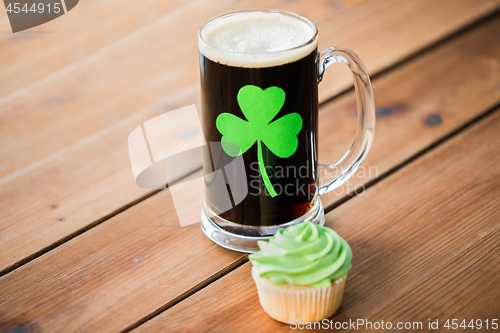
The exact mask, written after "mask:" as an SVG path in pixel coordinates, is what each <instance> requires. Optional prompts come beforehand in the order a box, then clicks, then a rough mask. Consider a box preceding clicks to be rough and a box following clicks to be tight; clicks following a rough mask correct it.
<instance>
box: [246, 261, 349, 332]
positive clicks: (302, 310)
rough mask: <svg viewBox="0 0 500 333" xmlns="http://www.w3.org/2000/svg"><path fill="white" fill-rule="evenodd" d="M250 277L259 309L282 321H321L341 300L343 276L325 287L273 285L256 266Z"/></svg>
mask: <svg viewBox="0 0 500 333" xmlns="http://www.w3.org/2000/svg"><path fill="white" fill-rule="evenodd" d="M252 277H253V279H254V281H255V284H256V285H257V291H258V294H259V301H260V304H261V305H262V308H264V311H266V313H267V314H268V315H269V316H271V318H273V319H276V320H278V321H280V322H282V323H287V324H296V323H301V322H302V323H306V322H316V321H321V320H323V319H325V318H329V317H331V316H332V315H333V314H334V313H335V312H337V310H338V309H339V307H340V304H341V303H342V296H343V294H344V284H345V279H338V280H335V281H333V282H332V284H331V285H330V287H327V288H315V287H310V286H294V285H290V284H285V285H281V286H276V285H274V284H273V283H272V282H271V280H269V279H266V278H261V277H259V276H258V274H257V270H256V269H255V267H252Z"/></svg>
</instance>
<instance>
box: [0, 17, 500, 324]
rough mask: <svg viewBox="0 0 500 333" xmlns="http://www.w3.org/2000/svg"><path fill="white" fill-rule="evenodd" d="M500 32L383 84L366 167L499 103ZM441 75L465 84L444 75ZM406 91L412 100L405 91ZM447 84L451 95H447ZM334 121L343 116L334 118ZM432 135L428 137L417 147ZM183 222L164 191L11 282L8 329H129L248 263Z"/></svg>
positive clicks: (2, 289) (339, 106) (0, 309)
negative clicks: (498, 37)
mask: <svg viewBox="0 0 500 333" xmlns="http://www.w3.org/2000/svg"><path fill="white" fill-rule="evenodd" d="M499 25H500V23H499V21H498V20H491V21H489V22H486V23H485V24H482V25H480V26H479V27H477V28H475V29H473V30H472V31H470V32H469V33H467V34H465V35H463V36H459V37H457V38H456V39H455V40H452V41H450V42H449V43H447V44H445V45H442V46H440V47H438V48H436V49H435V50H432V51H430V52H428V53H427V54H426V55H424V56H423V57H421V58H420V59H415V60H413V61H411V62H409V63H407V64H405V65H403V66H401V67H400V68H397V69H395V70H394V71H393V72H391V73H388V74H387V75H385V76H382V77H380V78H378V79H377V80H375V81H374V89H375V91H376V94H377V96H379V97H380V99H381V100H382V101H386V102H387V104H385V103H384V108H381V109H380V110H382V111H379V113H380V112H381V113H382V115H383V117H380V119H379V122H378V126H379V131H378V132H377V140H378V141H377V142H378V143H377V144H375V145H374V146H373V150H372V152H371V153H370V155H369V156H373V157H370V158H372V160H371V162H368V161H367V162H368V163H367V164H366V165H370V163H376V164H374V165H377V166H379V168H380V171H381V173H385V172H388V171H389V170H391V169H393V168H394V167H396V166H397V165H399V164H400V163H401V162H403V161H405V160H406V159H408V158H409V157H410V156H412V155H414V154H417V153H418V152H420V151H421V150H423V149H425V148H426V147H428V146H429V145H430V144H431V143H432V142H436V141H437V140H440V139H441V138H442V137H443V136H446V135H447V134H449V133H451V132H453V131H455V130H456V129H457V128H459V127H461V126H463V125H464V124H465V123H467V122H469V121H471V120H472V119H474V118H476V117H477V116H478V115H480V114H482V113H484V112H485V111H486V110H487V109H488V108H489V107H490V106H491V105H493V104H495V103H498V99H499V98H500V96H499V94H498V93H497V92H498V90H497V89H498V87H497V86H496V85H495V84H497V83H498V76H494V75H496V74H495V73H497V72H495V70H498V67H495V65H494V64H495V62H494V59H496V58H498V55H499V54H500V49H499V47H498V45H496V44H494V43H490V42H489V41H490V39H491V37H492V36H493V35H494V34H495V32H496V31H498V27H499ZM472 48H475V49H478V50H481V54H482V55H483V56H482V57H481V58H478V57H476V58H474V57H472V58H471V57H470V54H469V53H467V52H466V51H464V52H460V50H469V49H472ZM467 62H469V64H467ZM496 66H498V65H496ZM440 67H444V69H443V70H446V71H452V72H454V73H455V72H456V73H461V75H463V76H460V74H456V75H457V76H453V77H448V76H446V75H439V70H440ZM491 73H493V74H491ZM471 75H472V76H471ZM491 75H493V76H491ZM410 78H418V80H416V81H414V80H411V79H410ZM495 78H497V81H495ZM430 82H432V84H430ZM403 83H404V85H406V84H407V87H408V91H407V92H404V91H403V90H401V91H398V89H400V87H401V86H403ZM434 86H435V87H436V89H434V88H433V87H434ZM446 86H448V87H449V88H450V89H444V88H443V87H446ZM474 86H477V87H475V88H474ZM395 91H396V92H398V96H394V92H395ZM399 97H401V98H403V97H404V100H403V101H404V102H405V103H404V105H405V107H403V108H400V109H398V108H392V110H393V112H389V111H384V110H387V107H389V106H393V105H399V104H394V103H400V102H401V99H399ZM351 99H352V96H350V95H349V94H348V95H346V96H345V97H343V98H341V99H339V100H337V101H334V102H332V103H328V104H325V105H324V106H323V107H322V117H323V116H326V117H327V118H324V119H329V120H328V123H332V124H339V126H340V125H341V124H343V123H346V122H348V121H349V119H351V120H352V121H353V122H355V117H354V115H353V109H352V108H351V107H348V104H349V103H352V101H350V100H351ZM436 105H439V106H442V109H440V111H442V113H440V114H441V116H442V119H443V121H442V123H441V124H438V125H439V126H436V124H435V123H432V124H431V125H432V126H429V122H427V123H426V121H425V120H426V119H428V116H429V114H431V115H432V114H434V113H435V112H436V109H435V107H436ZM460 105H466V106H467V112H460V111H461V110H463V109H458V111H457V106H460ZM389 109H391V108H389ZM403 110H404V111H403ZM453 110H455V111H453ZM330 114H332V115H334V116H332V118H328V117H329V115H330ZM322 119H323V118H322ZM380 128H382V130H380ZM425 131H428V133H426V134H425V136H424V139H422V140H419V139H417V137H420V136H421V135H423V134H422V132H425ZM326 133H328V132H325V134H326ZM351 135H352V133H350V132H349V131H345V132H343V131H339V133H335V129H333V130H330V135H322V136H321V138H320V145H322V146H324V144H326V143H330V142H334V141H335V138H337V139H338V140H339V142H348V141H349V140H350V138H351ZM394 135H396V136H397V138H398V141H400V145H393V146H390V147H391V149H392V151H388V150H387V147H386V146H387V145H390V144H391V142H392V141H394ZM330 136H331V137H330ZM413 141H416V142H417V143H418V144H414V143H412V142H413ZM329 146H330V145H329ZM103 149H104V148H103ZM342 149H344V148H342ZM336 153H340V148H339V149H338V150H335V149H333V148H332V149H331V150H326V151H323V156H324V157H325V158H329V159H331V158H333V157H334V155H335V154H336ZM330 155H331V156H330ZM364 181H366V180H364ZM110 188H111V189H113V186H111V184H110ZM368 193H370V191H368V192H367V194H368ZM364 196H365V195H363V196H361V197H364ZM355 200H356V199H355ZM341 207H344V205H342V206H341ZM335 211H336V210H335ZM335 211H334V212H335ZM177 223H178V222H177V218H176V216H175V212H174V209H173V205H172V202H171V197H170V195H169V191H162V192H160V193H159V194H156V195H154V196H153V197H151V198H149V199H147V200H145V201H143V202H141V203H140V204H138V205H136V206H134V207H132V208H131V209H128V210H126V211H125V212H123V213H121V214H119V215H117V216H115V217H113V218H112V219H110V220H108V221H105V222H104V223H102V224H100V225H99V226H97V227H95V228H93V229H91V230H89V231H88V232H85V233H84V234H82V235H80V236H78V237H76V238H74V239H72V240H71V241H69V242H67V243H65V244H63V245H61V246H59V247H58V248H55V249H54V250H52V251H50V252H48V253H46V254H45V255H43V256H41V257H40V258H38V259H35V260H34V261H32V262H30V263H28V264H26V265H24V266H22V267H20V268H18V269H16V270H15V271H13V272H11V273H9V274H7V275H5V276H3V277H2V278H1V279H0V295H3V299H5V301H3V302H1V303H0V313H1V316H2V317H0V318H1V319H2V320H0V322H4V323H6V324H5V325H4V326H3V327H2V328H5V329H7V328H13V327H16V326H22V327H36V328H38V329H40V330H42V331H53V330H57V328H58V327H66V328H67V329H68V330H78V329H80V330H87V331H92V330H96V329H99V331H116V330H122V329H125V328H127V327H130V326H131V325H132V326H133V325H135V323H137V322H139V321H141V320H143V319H144V318H147V317H148V316H151V314H155V313H156V312H157V311H160V310H162V309H164V308H167V307H168V306H170V305H172V304H174V303H175V302H177V301H178V300H181V299H182V298H184V297H186V296H187V295H189V294H190V293H191V292H193V291H195V290H197V289H199V288H201V287H203V286H204V285H206V284H207V283H209V282H211V281H213V280H214V279H215V278H216V277H218V276H220V275H221V274H223V273H226V272H228V271H229V270H231V269H232V268H234V267H235V265H238V264H239V263H241V262H242V261H243V260H245V257H244V256H243V255H241V254H237V253H233V252H230V251H226V250H224V249H222V248H220V247H218V246H216V245H215V244H213V243H211V242H210V241H209V240H208V239H207V238H206V237H205V236H204V235H203V234H202V233H201V231H200V230H199V225H193V226H190V227H184V228H180V227H179V226H178V224H177ZM348 240H349V241H351V239H348ZM239 271H240V270H236V272H239ZM231 274H233V273H231ZM231 274H230V275H228V276H232V275H231ZM26 286H29V287H26ZM41 304H43V306H40V305H41ZM191 315H192V314H191ZM30 325H31V326H30Z"/></svg>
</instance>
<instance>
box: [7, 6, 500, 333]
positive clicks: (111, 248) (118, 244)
mask: <svg viewBox="0 0 500 333" xmlns="http://www.w3.org/2000/svg"><path fill="white" fill-rule="evenodd" d="M249 7H250V8H251V7H274V8H282V9H287V10H291V11H294V12H298V13H300V14H303V15H305V16H307V17H309V18H311V19H312V20H313V21H314V22H316V23H317V26H318V28H319V33H320V49H324V48H326V47H328V46H332V45H343V46H346V47H349V48H352V49H353V50H355V51H356V52H357V53H358V54H359V55H360V56H361V58H362V59H364V61H365V63H366V65H367V67H368V69H369V72H370V75H371V77H372V82H373V87H374V93H375V101H376V105H377V116H378V118H377V129H376V135H375V140H374V143H373V146H372V149H371V151H370V153H369V155H368V157H367V159H366V160H365V162H364V164H363V166H364V167H365V169H364V170H365V172H359V173H358V174H357V175H356V176H355V177H354V178H353V179H352V180H351V181H350V184H347V185H346V186H344V188H343V190H342V191H340V190H339V191H337V193H334V194H332V195H326V196H324V197H323V203H324V205H325V207H326V212H327V214H326V224H327V226H329V227H331V228H334V229H335V230H336V231H337V232H338V233H339V234H340V235H341V236H343V237H344V238H345V239H346V240H347V241H348V242H349V243H350V244H351V246H352V249H353V253H354V259H353V269H352V271H351V272H350V274H349V279H348V280H347V284H346V292H345V296H344V302H343V305H342V307H341V308H340V310H339V312H338V313H337V314H336V315H335V316H333V317H332V318H331V320H332V323H336V322H339V323H344V322H349V321H356V320H358V319H365V320H369V321H371V322H380V321H382V320H383V321H384V322H391V323H393V324H394V325H396V323H398V322H402V323H407V322H408V323H414V322H421V323H422V324H423V329H422V330H423V331H428V330H429V329H428V323H429V321H431V322H435V321H436V320H439V325H440V326H439V331H443V332H446V331H448V329H446V328H444V326H443V325H444V324H445V323H446V321H447V320H448V319H450V320H452V319H458V324H459V325H460V323H462V320H464V319H465V320H466V322H467V324H469V322H470V320H471V319H474V320H477V319H480V320H482V321H483V323H484V322H485V320H489V323H490V327H489V330H491V321H492V319H500V287H499V282H500V1H498V0H453V1H452V0H414V1H408V0H385V1H382V0H338V1H337V0H315V1H307V2H306V1H288V0H270V1H262V0H240V1H229V0H195V1H191V2H186V1H181V0H171V1H162V0H146V1H140V2H139V1H135V0H121V1H119V2H117V1H111V0H99V1H97V0H86V1H81V2H80V3H79V4H78V6H77V7H75V9H73V10H72V11H71V12H69V13H68V14H66V15H64V16H62V17H60V18H58V19H56V20H54V21H52V22H49V23H47V24H44V25H42V26H40V27H37V28H34V29H32V30H29V31H27V32H25V33H16V34H12V33H11V32H9V31H10V26H9V22H8V20H7V18H6V14H5V12H3V10H2V11H1V12H0V31H1V32H2V33H1V34H0V60H1V61H0V82H2V83H1V84H0V124H1V126H0V140H1V141H0V142H1V143H2V144H1V145H0V200H1V201H0V202H1V204H0V207H1V209H0V253H1V255H0V272H1V277H0V332H63V331H64V332H72V331H83V332H117V331H121V332H128V331H133V332H175V331H183V330H186V331H190V332H205V331H214V332H235V331H241V332H281V331H288V330H290V326H287V325H284V324H280V323H278V322H276V321H274V320H272V319H270V318H269V317H268V316H267V315H266V314H265V313H264V311H263V310H262V308H261V307H260V305H259V302H258V298H257V291H256V288H255V286H254V283H253V281H252V279H251V277H250V264H249V262H248V258H247V256H246V255H243V254H240V253H236V252H231V251H228V250H225V249H223V248H221V247H219V246H217V245H215V244H213V243H212V242H211V241H210V240H208V239H207V238H206V237H205V235H203V233H202V232H201V230H200V225H199V223H198V224H194V225H190V226H186V227H180V225H179V223H178V220H177V216H176V214H175V210H174V206H173V202H172V197H171V195H170V192H169V190H168V189H167V190H163V191H159V192H158V191H152V190H146V189H141V188H140V187H138V186H136V185H135V183H134V179H133V177H132V172H131V167H130V160H129V156H128V148H127V137H128V134H129V133H130V132H131V131H132V129H134V128H135V127H137V126H139V125H140V124H141V123H143V122H144V121H146V120H148V119H151V118H153V117H155V116H157V115H159V114H162V113H163V112H166V111H169V110H173V109H176V108H179V107H182V106H186V105H189V104H193V103H198V93H199V77H198V76H199V69H198V54H197V41H196V31H197V28H198V26H199V25H200V24H201V23H202V22H203V21H204V20H205V19H207V18H209V17H211V16H214V15H216V14H218V13H222V12H226V11H230V10H234V9H240V8H249ZM332 72H334V71H331V72H330V73H327V74H326V76H325V80H324V82H323V83H322V84H321V86H320V99H321V106H320V137H319V145H320V152H319V153H320V162H322V161H332V160H335V159H336V158H338V157H340V156H341V154H342V152H344V151H345V150H346V149H347V147H348V145H349V144H350V141H351V140H352V137H353V134H354V129H355V126H356V117H355V96H354V92H353V90H352V88H351V87H350V85H351V78H350V77H349V76H348V73H347V69H345V68H342V67H339V68H338V69H336V70H335V73H332ZM182 144H183V142H182V140H180V141H179V145H180V147H182ZM375 170H376V172H374V171H375ZM368 171H372V172H368ZM353 184H363V186H364V188H365V190H364V191H358V192H359V194H358V195H355V194H356V193H353ZM348 186H350V188H348ZM349 191H350V192H349ZM341 192H342V193H341ZM450 324H451V321H450ZM485 325H486V324H483V329H482V330H483V331H484V330H485ZM362 328H363V329H364V328H365V327H364V326H363V327H362ZM359 329H361V328H359ZM344 330H346V331H348V330H353V328H352V326H350V327H348V328H345V327H344ZM410 330H413V331H422V330H419V329H418V326H417V328H416V327H415V326H412V328H411V329H410ZM459 330H460V331H462V330H463V329H462V328H460V327H459ZM468 330H470V329H468ZM450 331H453V330H450ZM480 331H481V330H480Z"/></svg>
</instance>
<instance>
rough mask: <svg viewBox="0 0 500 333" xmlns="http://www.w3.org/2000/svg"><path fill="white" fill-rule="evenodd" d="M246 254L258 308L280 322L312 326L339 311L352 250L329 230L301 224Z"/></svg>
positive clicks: (309, 223)
mask: <svg viewBox="0 0 500 333" xmlns="http://www.w3.org/2000/svg"><path fill="white" fill-rule="evenodd" d="M259 248H260V251H257V252H255V253H253V254H251V255H250V256H249V259H250V262H251V263H252V265H253V267H252V277H253V279H254V281H255V284H256V285H257V291H258V294H259V300H260V304H261V305H262V307H263V308H264V311H266V312H267V314H268V315H269V316H271V317H272V318H274V319H276V320H278V321H281V322H283V323H288V324H293V323H297V322H304V323H305V322H316V321H321V320H323V319H325V318H328V317H331V316H332V315H333V314H334V313H335V312H336V311H337V310H338V308H339V307H340V304H341V303H342V296H343V294H344V284H345V280H346V278H347V272H348V271H349V269H351V259H352V252H351V248H350V247H349V245H348V244H347V242H346V241H345V240H343V239H342V238H341V237H340V236H339V235H337V233H336V232H335V231H333V230H332V229H330V228H327V227H324V226H319V225H316V224H314V223H312V222H309V221H308V222H304V223H301V224H296V225H293V226H290V227H288V228H286V229H280V230H279V231H278V232H277V233H276V234H275V235H274V236H273V237H271V239H269V242H264V241H260V242H259Z"/></svg>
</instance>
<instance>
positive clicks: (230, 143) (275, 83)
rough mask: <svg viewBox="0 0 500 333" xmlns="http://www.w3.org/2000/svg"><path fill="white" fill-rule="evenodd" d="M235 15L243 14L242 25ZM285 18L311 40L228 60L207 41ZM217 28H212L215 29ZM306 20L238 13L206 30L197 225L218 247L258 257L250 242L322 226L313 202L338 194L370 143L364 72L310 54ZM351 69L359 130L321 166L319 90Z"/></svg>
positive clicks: (333, 55)
mask: <svg viewBox="0 0 500 333" xmlns="http://www.w3.org/2000/svg"><path fill="white" fill-rule="evenodd" d="M241 15H247V16H246V17H243V16H241ZM251 15H254V16H255V17H257V18H264V19H265V16H266V15H283V16H286V17H287V18H290V19H293V20H299V21H300V22H302V23H305V24H306V25H307V26H308V27H310V29H311V35H312V37H311V38H310V39H309V40H308V41H307V42H305V43H303V44H301V45H298V46H296V47H292V48H289V49H285V50H279V51H273V52H253V53H251V52H248V53H245V52H240V53H239V52H233V51H227V50H224V49H220V48H217V47H215V46H213V45H211V44H210V43H209V42H207V40H206V39H207V38H206V36H207V35H210V34H212V35H213V34H217V33H218V32H217V31H218V30H217V29H216V28H217V26H218V24H219V23H220V22H222V21H223V20H229V21H228V22H229V23H228V24H231V23H230V22H233V21H235V22H237V21H238V18H246V19H252V17H251ZM214 27H215V28H214ZM317 39H318V30H317V28H316V26H315V25H314V23H313V22H312V21H310V20H309V19H307V18H305V17H303V16H301V15H298V14H295V13H291V12H288V11H283V10H274V9H251V10H239V11H234V12H230V13H225V14H221V15H219V16H216V17H214V18H211V19H209V20H208V21H206V22H205V23H203V24H202V25H201V27H200V29H199V31H198V47H199V55H200V67H201V106H202V112H201V114H202V121H201V122H202V127H203V132H204V135H205V139H206V142H207V147H208V149H207V150H206V153H205V155H204V171H205V205H204V209H203V212H202V223H201V227H202V229H203V231H204V232H205V234H206V235H207V236H208V237H209V238H210V239H211V240H212V241H214V242H215V243H217V244H219V245H221V246H223V247H225V248H228V249H231V250H235V251H240V252H248V253H251V252H255V251H257V250H258V245H257V241H259V240H266V239H268V238H269V237H271V236H272V235H274V234H275V233H276V231H278V230H279V229H281V228H285V227H288V226H290V225H293V224H297V223H301V222H304V221H313V222H314V223H317V224H321V225H323V224H324V210H323V206H322V203H321V199H320V195H322V194H325V193H327V192H329V191H332V190H333V189H335V188H337V187H339V186H341V185H342V184H343V183H344V182H346V181H347V180H348V179H349V178H350V177H351V176H352V175H353V174H354V173H355V172H356V170H357V169H358V168H359V166H360V164H361V162H362V161H363V160H364V158H365V156H366V154H367V152H368V150H369V149H370V145H371V142H372V140H373V135H374V129H375V106H374V101H373V93H372V88H371V84H370V79H369V77H368V74H367V71H366V68H365V66H364V65H363V63H362V62H361V60H360V59H359V57H358V56H357V55H356V54H355V53H354V52H352V51H351V50H349V49H346V48H343V47H337V46H335V47H331V48H328V49H326V50H324V51H321V52H318V51H317ZM335 62H341V63H344V64H346V65H347V66H349V68H350V69H351V71H352V74H353V79H354V86H355V90H356V97H357V114H358V116H357V117H358V127H357V130H356V134H355V138H354V142H353V143H352V145H351V147H350V149H349V150H348V151H347V152H346V153H345V155H344V156H343V157H342V158H341V159H340V160H339V161H337V162H335V163H333V164H330V165H320V164H318V158H317V143H318V84H319V83H320V82H321V79H322V78H323V74H324V71H325V70H326V68H327V67H328V66H330V65H331V64H332V63H335Z"/></svg>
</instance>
